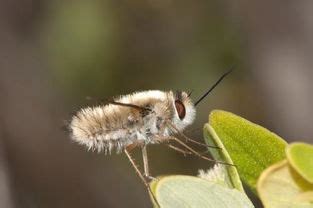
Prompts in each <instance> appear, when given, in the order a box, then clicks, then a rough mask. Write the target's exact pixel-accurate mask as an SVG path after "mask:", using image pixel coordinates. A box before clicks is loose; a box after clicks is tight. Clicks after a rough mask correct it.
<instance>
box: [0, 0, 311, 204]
mask: <svg viewBox="0 0 313 208" xmlns="http://www.w3.org/2000/svg"><path fill="white" fill-rule="evenodd" d="M0 2H1V3H0V97H1V98H0V100H1V102H0V184H1V186H0V207H3V208H15V207H17V208H19V207H23V208H36V207H45V208H56V207H62V208H63V207H64V208H65V207H66V208H70V207H75V208H83V207H94V208H97V207H113V208H114V207H150V206H151V204H150V201H149V197H148V194H147V192H146V189H145V188H144V186H143V185H142V184H141V181H140V180H139V178H138V177H137V176H136V174H135V172H134V170H133V169H132V167H131V165H130V163H129V162H128V160H127V158H126V156H125V155H123V154H121V155H115V154H114V155H111V156H105V155H104V154H96V153H92V152H87V151H86V149H85V148H84V147H81V146H79V145H77V144H74V143H73V142H72V141H71V140H70V138H69V135H68V133H67V132H64V131H63V130H62V126H63V124H64V121H65V120H68V119H70V117H71V114H72V112H75V111H76V110H78V109H79V108H80V107H82V106H86V105H89V104H92V101H90V100H87V99H86V97H94V98H96V99H103V98H110V97H112V96H114V95H120V94H127V93H130V92H134V91H139V90H147V89H160V90H170V89H173V90H176V89H180V90H194V93H193V98H194V99H196V98H198V97H199V96H200V95H201V94H202V93H203V92H204V91H205V90H206V89H207V88H208V87H209V86H211V85H212V84H213V83H214V82H215V81H216V80H217V79H218V78H219V77H220V76H221V74H223V73H224V72H225V71H227V70H228V69H229V68H230V67H231V66H233V65H235V66H236V70H235V71H234V72H233V73H232V74H231V75H230V76H228V77H227V78H226V79H225V80H224V81H223V82H222V83H221V84H220V85H219V86H218V87H217V88H216V90H215V91H214V92H213V93H212V94H211V95H210V96H209V97H208V98H207V99H206V100H205V101H204V102H203V103H202V104H200V105H199V108H198V109H197V110H198V113H197V119H196V122H195V123H194V125H192V126H191V127H190V128H189V129H188V130H187V131H186V134H187V135H189V136H190V137H191V138H194V139H196V140H199V141H201V140H202V132H201V128H202V126H203V124H204V123H205V122H207V117H208V114H209V112H210V111H211V110H213V109H224V110H227V111H231V112H234V113H236V114H239V115H241V116H243V117H245V118H247V119H249V120H251V121H253V122H256V123H258V124H261V125H263V126H265V127H266V128H268V129H270V130H272V131H274V132H276V133H277V134H279V135H280V136H282V137H283V138H285V139H286V140H288V141H293V140H302V141H306V142H309V143H312V142H313V128H312V123H313V116H312V115H313V109H312V103H313V93H312V92H313V85H312V79H313V71H312V68H313V57H312V54H313V39H312V37H313V13H312V9H313V1H309V0H304V1H291V0H285V1H282V0H281V1H272V2H267V3H265V2H264V3H263V2H261V1H256V0H252V1H244V0H239V1H229V0H226V1H218V0H210V1H204V0H197V1H190V0H189V1H186V0H180V1H178V0H158V1H156V0H146V1H130V0H129V1H128V0H102V1H100V0H94V1H84V0H76V1H61V0H59V1H58V0H55V1H47V0H1V1H0ZM148 151H149V158H150V163H151V171H152V174H153V175H154V176H157V175H168V174H189V175H196V174H197V170H198V169H207V168H209V167H210V165H208V164H207V162H204V161H201V160H199V159H197V158H193V157H186V158H185V157H183V156H182V155H179V153H176V152H173V151H171V150H170V149H168V148H167V147H166V146H164V145H155V146H151V147H149V149H148ZM134 157H135V158H136V159H137V161H138V163H141V157H140V152H138V151H134ZM141 167H142V165H141Z"/></svg>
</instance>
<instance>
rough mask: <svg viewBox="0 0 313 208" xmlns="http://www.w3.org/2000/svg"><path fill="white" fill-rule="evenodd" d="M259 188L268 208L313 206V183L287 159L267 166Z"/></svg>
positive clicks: (258, 185) (303, 207)
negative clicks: (302, 175)
mask: <svg viewBox="0 0 313 208" xmlns="http://www.w3.org/2000/svg"><path fill="white" fill-rule="evenodd" d="M257 190H258V193H259V196H260V199H261V200H262V203H263V205H264V207H266V208H313V204H312V202H313V184H309V183H308V182H307V181H305V180H304V179H303V178H302V177H301V176H300V175H299V174H298V173H297V172H296V171H295V170H294V169H293V168H292V167H290V166H289V164H288V162H287V160H284V161H281V162H278V163H276V164H274V165H272V166H270V167H269V168H267V169H266V170H265V171H264V172H263V173H262V174H261V177H260V178H259V180H258V183H257Z"/></svg>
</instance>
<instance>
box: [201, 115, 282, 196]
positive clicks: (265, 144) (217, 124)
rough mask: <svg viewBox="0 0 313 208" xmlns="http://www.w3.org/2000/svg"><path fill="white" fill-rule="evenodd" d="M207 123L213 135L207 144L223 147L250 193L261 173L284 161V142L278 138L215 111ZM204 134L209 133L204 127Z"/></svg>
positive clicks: (233, 116)
mask: <svg viewBox="0 0 313 208" xmlns="http://www.w3.org/2000/svg"><path fill="white" fill-rule="evenodd" d="M209 124H210V126H211V127H212V128H213V129H214V132H215V133H216V135H215V136H214V135H212V136H211V137H206V139H207V140H210V141H208V142H209V143H210V142H211V143H212V142H213V143H216V144H218V143H222V144H223V145H224V148H225V149H226V150H227V152H228V154H229V156H230V158H231V160H232V161H233V163H234V164H235V165H236V166H237V170H238V172H239V175H240V177H241V178H242V179H243V181H244V182H245V183H246V184H247V185H248V186H249V187H250V188H251V189H252V191H254V192H255V189H256V183H257V179H258V177H259V176H260V174H261V173H262V171H263V170H265V169H266V168H267V167H269V166H270V165H272V164H274V163H276V162H278V161H281V160H283V159H284V158H285V147H286V145H287V143H286V142H285V141H284V140H283V139H282V138H280V137H279V136H277V135H276V134H274V133H272V132H270V131H268V130H267V129H265V128H263V127H261V126H259V125H256V124H254V123H252V122H250V121H248V120H246V119H244V118H241V117H239V116H237V115H234V114H232V113H229V112H225V111H220V110H215V111H213V112H212V113H211V114H210V116H209ZM205 131H207V132H210V134H212V131H211V130H210V128H209V126H208V125H206V126H205ZM212 138H213V141H211V139H212ZM218 140H220V141H218ZM211 152H212V153H213V156H216V155H218V153H216V150H212V149H211ZM216 159H221V158H220V157H218V158H216Z"/></svg>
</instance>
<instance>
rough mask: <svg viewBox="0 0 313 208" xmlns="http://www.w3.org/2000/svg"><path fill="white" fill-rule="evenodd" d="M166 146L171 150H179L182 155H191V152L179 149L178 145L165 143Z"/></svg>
mask: <svg viewBox="0 0 313 208" xmlns="http://www.w3.org/2000/svg"><path fill="white" fill-rule="evenodd" d="M167 146H168V147H169V148H171V149H173V150H175V151H177V152H179V153H182V154H183V155H184V156H186V155H191V154H192V152H189V151H185V150H183V149H181V148H179V147H175V146H174V145H171V144H167Z"/></svg>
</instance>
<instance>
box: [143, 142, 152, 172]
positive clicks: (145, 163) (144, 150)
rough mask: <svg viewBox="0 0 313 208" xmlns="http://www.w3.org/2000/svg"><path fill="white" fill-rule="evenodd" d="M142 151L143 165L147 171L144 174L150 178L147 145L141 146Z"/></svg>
mask: <svg viewBox="0 0 313 208" xmlns="http://www.w3.org/2000/svg"><path fill="white" fill-rule="evenodd" d="M141 152H142V160H143V167H144V171H145V173H144V175H145V176H146V177H147V178H150V172H149V163H148V154H147V145H144V146H143V147H142V148H141Z"/></svg>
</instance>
